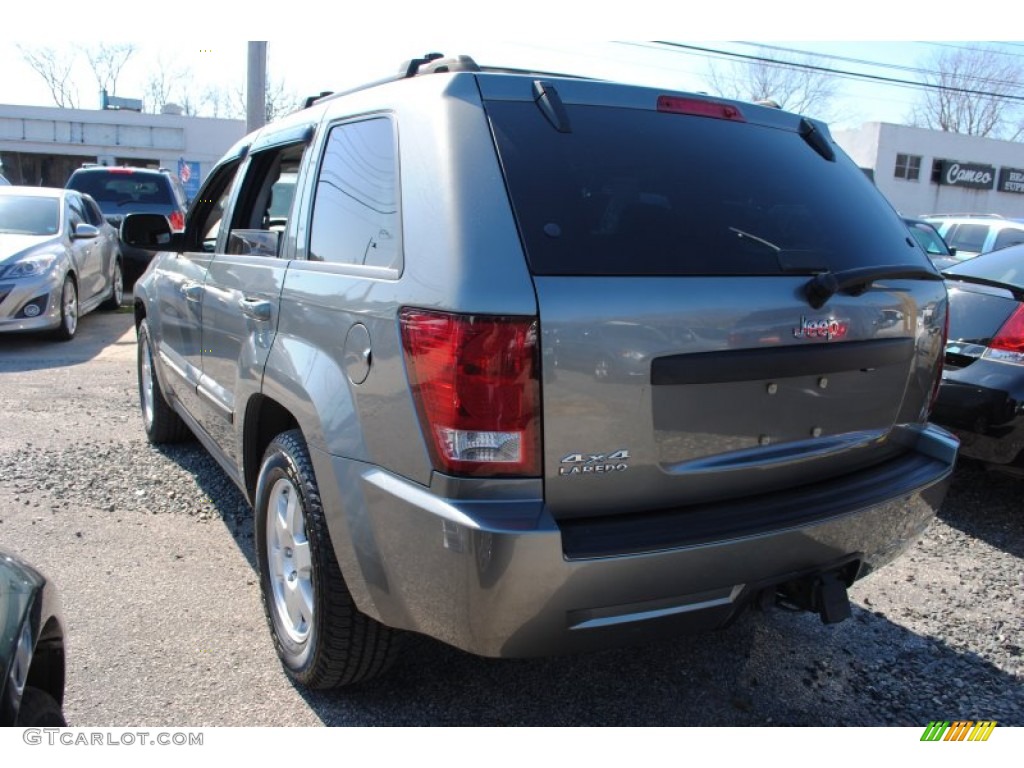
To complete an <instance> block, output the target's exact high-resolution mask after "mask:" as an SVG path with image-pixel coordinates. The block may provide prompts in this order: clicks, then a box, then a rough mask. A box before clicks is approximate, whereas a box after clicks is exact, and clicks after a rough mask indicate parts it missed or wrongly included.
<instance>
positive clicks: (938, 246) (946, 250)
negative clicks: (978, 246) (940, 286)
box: [903, 216, 970, 270]
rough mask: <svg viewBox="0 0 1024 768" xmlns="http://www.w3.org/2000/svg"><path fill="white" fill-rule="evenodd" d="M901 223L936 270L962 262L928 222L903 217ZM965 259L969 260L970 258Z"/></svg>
mask: <svg viewBox="0 0 1024 768" xmlns="http://www.w3.org/2000/svg"><path fill="white" fill-rule="evenodd" d="M903 223H904V224H906V225H907V229H909V230H910V233H911V234H912V235H913V236H914V239H915V240H917V242H918V245H920V246H921V247H922V248H924V252H925V253H927V254H928V258H930V259H931V260H932V264H934V265H935V266H936V268H937V269H940V270H942V269H945V268H946V267H951V266H953V265H954V264H959V263H960V262H961V261H963V260H964V259H963V258H957V251H956V248H950V247H949V246H948V245H946V241H945V240H943V239H942V235H940V234H939V230H937V229H936V228H935V227H934V226H933V225H932V224H930V223H929V222H927V221H925V220H924V219H914V218H911V217H908V216H904V217H903ZM965 258H970V256H966V257H965Z"/></svg>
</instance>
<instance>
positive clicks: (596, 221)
mask: <svg viewBox="0 0 1024 768" xmlns="http://www.w3.org/2000/svg"><path fill="white" fill-rule="evenodd" d="M565 108H566V111H567V114H568V123H569V125H570V126H571V130H570V132H568V133H560V132H559V131H557V130H555V129H554V128H553V127H552V125H551V124H550V123H549V122H548V121H547V120H546V119H545V117H544V116H543V114H542V112H541V110H540V109H538V108H537V107H536V106H535V105H534V104H533V103H528V102H527V103H524V102H510V101H509V102H502V101H494V102H488V104H487V111H488V115H489V117H490V120H491V126H492V130H493V133H494V137H495V141H496V144H497V146H498V152H499V155H500V158H501V163H502V167H503V169H504V171H505V176H506V181H507V183H508V187H509V191H510V193H511V199H512V205H513V209H514V211H515V214H516V218H517V220H518V222H519V227H520V231H521V233H522V237H523V240H524V242H525V245H526V252H527V258H528V259H529V262H530V266H531V268H532V270H533V271H534V273H535V274H545V275H559V274H560V275H575V274H580V275H582V274H588V275H600V274H604V275H771V274H784V273H802V274H810V273H814V272H818V271H822V270H825V269H831V270H832V271H839V270H846V269H852V268H857V267H865V266H874V265H878V264H908V263H911V264H913V263H918V262H920V263H922V265H926V264H927V262H926V259H925V256H924V254H923V253H921V252H920V250H919V249H918V248H916V247H911V246H912V245H913V241H912V240H911V239H910V237H909V236H908V233H907V230H906V227H905V226H904V225H903V223H902V222H901V221H900V219H899V217H898V216H897V215H896V214H895V212H894V211H893V210H892V208H891V206H889V204H888V203H887V202H886V201H885V199H884V198H883V197H882V196H881V195H880V194H879V193H878V191H877V190H876V189H875V188H874V187H873V186H872V185H871V183H870V181H868V180H867V179H866V178H865V177H864V175H863V174H862V173H861V172H860V171H859V170H858V169H857V168H856V167H855V166H854V165H853V163H852V162H850V161H849V159H848V158H846V157H845V156H844V155H841V154H840V156H839V157H837V158H836V161H834V162H830V161H828V160H826V159H825V158H823V157H822V156H821V155H820V154H818V152H816V151H815V150H814V148H813V147H812V146H810V145H809V144H808V142H806V141H805V140H804V139H803V138H801V136H800V135H799V134H798V133H797V132H796V131H787V130H781V129H778V128H768V127H764V126H758V125H754V124H751V123H741V122H731V121H726V120H715V119H710V118H706V117H693V116H686V115H677V114H665V113H660V112H656V111H654V110H638V109H622V108H613V107H606V106H580V105H571V104H568V105H565Z"/></svg>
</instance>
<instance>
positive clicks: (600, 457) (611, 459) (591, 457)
mask: <svg viewBox="0 0 1024 768" xmlns="http://www.w3.org/2000/svg"><path fill="white" fill-rule="evenodd" d="M627 461H629V451H627V450H624V449H620V450H618V451H613V452H612V453H570V454H569V455H568V456H565V457H564V458H563V459H562V460H561V461H560V462H559V465H560V466H559V467H558V474H559V475H561V476H562V477H569V476H570V475H606V474H608V473H611V472H625V471H626V470H627V469H629V464H627V463H626V462H627Z"/></svg>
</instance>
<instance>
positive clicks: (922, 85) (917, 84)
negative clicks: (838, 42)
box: [653, 40, 1024, 104]
mask: <svg viewBox="0 0 1024 768" xmlns="http://www.w3.org/2000/svg"><path fill="white" fill-rule="evenodd" d="M653 42H654V43H655V44H657V45H661V46H668V47H669V48H674V49H681V50H686V51H695V52H698V53H702V54H712V55H715V56H725V57H728V58H732V59H742V60H744V61H753V62H758V63H762V64H766V65H768V66H776V67H785V68H790V69H803V70H807V71H811V72H821V73H823V74H828V75H834V76H837V77H848V78H852V79H855V80H867V81H870V82H876V83H883V84H886V85H897V86H902V87H908V88H918V89H922V90H932V91H945V92H953V93H962V94H965V95H969V96H986V97H989V98H995V99H1003V100H1006V101H1014V102H1018V103H1022V104H1024V95H1021V96H1016V95H1013V94H1008V93H998V92H995V91H984V90H979V89H977V88H966V87H962V86H957V85H939V84H937V83H927V82H921V81H918V80H904V79H901V78H896V77H887V76H885V75H873V74H868V73H866V72H853V71H850V70H843V69H835V68H833V67H822V66H818V65H815V64H806V63H803V64H800V63H795V62H781V61H778V60H777V59H771V58H769V57H767V56H754V55H751V54H745V53H735V52H731V51H723V50H720V49H716V48H706V47H704V46H699V45H687V44H684V43H672V42H667V41H662V40H655V41H653Z"/></svg>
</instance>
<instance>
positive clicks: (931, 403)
mask: <svg viewBox="0 0 1024 768" xmlns="http://www.w3.org/2000/svg"><path fill="white" fill-rule="evenodd" d="M948 341H949V304H948V303H947V304H946V316H945V317H944V318H943V320H942V343H941V344H940V346H939V363H938V365H936V366H935V381H934V382H933V383H932V396H931V397H930V398H928V414H929V415H931V412H932V411H933V410H935V403H936V402H937V401H938V399H939V389H940V388H941V387H942V369H943V368H944V367H945V364H946V342H948Z"/></svg>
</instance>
